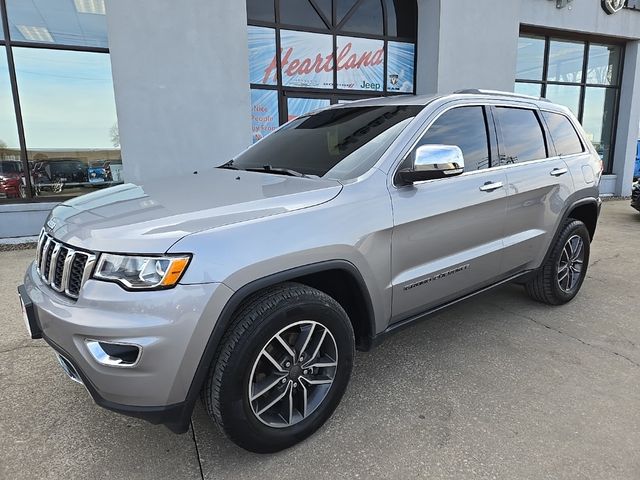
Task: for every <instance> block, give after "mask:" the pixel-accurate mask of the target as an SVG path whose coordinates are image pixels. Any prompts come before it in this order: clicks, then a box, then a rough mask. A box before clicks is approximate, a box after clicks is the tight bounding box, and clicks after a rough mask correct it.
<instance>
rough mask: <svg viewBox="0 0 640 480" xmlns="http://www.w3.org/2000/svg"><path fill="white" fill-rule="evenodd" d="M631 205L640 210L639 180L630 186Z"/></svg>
mask: <svg viewBox="0 0 640 480" xmlns="http://www.w3.org/2000/svg"><path fill="white" fill-rule="evenodd" d="M631 206H632V207H633V208H635V209H636V210H638V211H639V212H640V181H638V182H636V183H634V184H633V187H631Z"/></svg>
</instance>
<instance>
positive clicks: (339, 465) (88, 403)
mask: <svg viewBox="0 0 640 480" xmlns="http://www.w3.org/2000/svg"><path fill="white" fill-rule="evenodd" d="M639 241H640V213H637V212H635V211H634V210H632V209H631V208H630V207H629V202H628V201H611V202H606V203H605V204H604V207H603V212H602V217H601V220H600V224H599V226H598V232H597V234H596V240H595V242H594V244H593V246H592V255H591V260H590V266H589V271H588V278H587V280H586V282H585V284H584V286H583V288H582V291H581V292H580V294H579V296H578V297H577V298H576V299H575V300H574V301H573V302H571V303H570V304H568V305H565V306H562V307H548V306H545V305H541V304H537V303H535V302H533V301H531V300H529V299H528V298H527V297H526V296H525V294H524V292H523V291H522V288H521V287H519V286H516V285H507V286H504V287H501V288H498V289H495V290H493V291H490V292H487V293H485V294H483V295H481V296H478V297H475V298H473V299H470V300H468V301H466V302H463V303H461V304H458V305H456V306H454V307H452V308H450V309H448V310H446V311H443V312H441V313H440V314H438V315H436V316H433V317H431V318H429V319H427V320H425V321H423V322H421V323H419V324H417V325H415V326H413V327H410V328H408V329H405V330H403V331H402V332H400V333H398V334H397V335H395V336H393V337H390V338H389V339H388V340H387V341H386V342H385V343H383V344H382V345H381V346H380V347H378V348H377V349H375V350H374V351H372V352H369V353H359V354H358V355H357V358H356V363H355V369H354V374H353V378H352V383H351V385H350V386H349V389H348V390H347V393H346V395H345V397H344V399H343V401H342V403H341V405H340V406H339V407H338V409H337V411H336V413H335V414H334V416H333V417H332V418H331V419H330V420H329V422H328V423H327V424H326V425H325V426H324V427H323V428H322V429H321V430H320V431H319V432H317V433H316V434H315V435H314V436H313V437H311V438H310V439H308V440H307V441H305V442H303V443H302V444H300V445H297V446H295V447H293V448H291V449H289V450H287V451H284V452H281V453H278V454H273V455H256V454H251V453H248V452H246V451H244V450H241V449H240V448H238V447H236V446H235V445H233V444H232V443H230V442H229V441H228V440H226V439H225V438H224V436H223V435H222V434H221V433H220V432H219V431H218V429H217V428H216V426H215V425H214V424H213V423H212V422H211V421H210V420H209V418H208V417H207V415H206V413H205V412H204V410H203V408H202V407H201V406H200V405H198V406H197V408H196V411H195V412H194V415H193V419H192V428H191V429H190V431H189V432H188V433H186V434H184V435H175V434H173V433H171V432H169V430H167V429H166V428H164V427H162V426H153V425H150V424H147V423H145V422H143V421H139V420H136V419H131V418H127V417H123V416H120V415H118V414H115V413H112V412H109V411H106V410H103V409H101V408H99V407H97V406H96V405H95V404H94V403H93V401H92V400H91V399H90V397H89V396H88V394H87V392H86V391H85V389H84V388H83V387H82V386H81V385H78V384H76V383H73V382H71V381H70V380H68V379H67V378H66V377H65V375H64V374H63V372H62V370H61V369H60V367H59V365H58V364H57V362H56V360H55V358H54V355H53V352H52V350H51V349H50V348H49V347H48V346H47V345H46V344H45V343H44V342H43V341H42V340H37V341H34V340H29V339H27V337H26V332H25V328H24V324H23V321H22V318H21V315H20V309H19V305H18V299H17V296H16V286H17V285H18V284H20V283H21V278H22V275H23V273H24V271H25V269H26V267H27V265H28V264H29V262H31V260H32V259H33V256H34V251H33V250H22V251H12V252H0V273H1V275H0V479H2V480H5V479H7V480H9V479H10V480H14V479H16V480H17V479H30V480H32V479H100V480H103V479H105V478H107V479H110V480H112V479H113V480H115V479H138V478H150V479H182V478H185V479H199V478H207V479H227V478H233V479H236V478H238V479H254V478H261V479H271V478H274V479H276V478H277V479H300V478H304V479H305V480H311V479H323V480H326V479H327V478H332V479H334V478H350V479H353V478H361V479H377V478H385V479H412V478H428V479H440V478H443V479H444V478H447V479H466V478H499V479H503V478H504V479H583V478H584V479H635V480H637V479H639V478H640V315H639V314H638V311H639V309H640V253H639V251H638V245H639Z"/></svg>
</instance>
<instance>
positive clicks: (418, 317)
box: [373, 270, 532, 345]
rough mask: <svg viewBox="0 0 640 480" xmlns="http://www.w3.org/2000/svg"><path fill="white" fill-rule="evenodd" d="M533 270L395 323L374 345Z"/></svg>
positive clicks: (374, 340)
mask: <svg viewBox="0 0 640 480" xmlns="http://www.w3.org/2000/svg"><path fill="white" fill-rule="evenodd" d="M531 273H532V270H526V271H524V272H520V273H516V274H515V275H511V276H509V277H507V278H505V279H504V280H500V281H499V282H496V283H493V284H491V285H489V286H486V287H484V288H481V289H480V290H476V291H475V292H471V293H468V294H466V295H464V296H462V297H460V298H456V299H455V300H452V301H450V302H447V303H443V304H442V305H439V306H437V307H433V308H430V309H429V310H426V311H424V312H422V313H418V314H416V315H412V316H411V317H408V318H405V319H404V320H400V321H398V322H395V323H393V324H391V325H389V326H388V327H387V329H386V330H385V331H383V332H382V333H380V334H378V335H376V337H375V338H374V339H373V344H374V345H379V344H380V343H382V341H383V340H384V339H385V338H386V337H387V336H389V335H391V334H393V333H396V332H399V331H401V330H404V329H405V328H406V327H409V326H411V325H413V324H414V323H416V322H418V321H420V320H423V319H424V318H426V317H428V316H430V315H433V314H434V313H436V312H439V311H440V310H444V309H445V308H448V307H450V306H452V305H455V304H456V303H459V302H462V301H464V300H467V299H468V298H471V297H474V296H476V295H478V294H480V293H484V292H486V291H488V290H491V289H493V288H495V287H498V286H500V285H504V284H505V283H510V282H513V281H514V280H517V279H519V278H523V277H526V276H527V275H529V274H531Z"/></svg>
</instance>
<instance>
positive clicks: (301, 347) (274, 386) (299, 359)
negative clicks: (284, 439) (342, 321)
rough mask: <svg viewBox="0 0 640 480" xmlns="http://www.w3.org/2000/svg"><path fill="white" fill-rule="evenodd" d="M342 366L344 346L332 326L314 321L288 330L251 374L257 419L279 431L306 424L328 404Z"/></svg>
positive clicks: (278, 335)
mask: <svg viewBox="0 0 640 480" xmlns="http://www.w3.org/2000/svg"><path fill="white" fill-rule="evenodd" d="M337 367H338V347H337V345H336V341H335V339H334V337H333V335H332V333H331V332H330V331H329V329H328V328H327V327H325V326H324V325H322V324H320V323H318V322H314V321H311V320H308V321H302V322H296V323H292V324H291V325H288V326H287V327H285V328H283V329H282V330H280V331H279V332H278V333H276V334H275V335H274V336H273V337H271V339H270V340H269V341H268V342H267V343H266V345H265V346H264V347H263V348H262V350H261V351H260V353H259V354H258V357H257V358H256V360H255V362H254V364H253V368H252V369H251V375H250V377H249V389H248V396H249V404H250V405H251V410H252V411H253V414H254V415H255V416H256V418H257V419H258V420H260V421H261V422H262V423H264V424H265V425H268V426H270V427H274V428H284V427H290V426H292V425H295V424H296V423H299V422H301V421H302V420H304V419H305V418H307V417H308V416H309V415H311V414H312V413H313V412H314V411H315V410H316V409H317V408H318V407H319V406H320V404H322V402H323V400H324V399H325V397H326V396H327V394H328V393H329V390H330V389H331V385H332V384H333V381H334V379H335V375H336V370H337Z"/></svg>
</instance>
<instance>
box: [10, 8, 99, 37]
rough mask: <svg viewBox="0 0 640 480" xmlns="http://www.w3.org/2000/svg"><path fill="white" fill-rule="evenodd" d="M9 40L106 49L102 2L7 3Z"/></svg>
mask: <svg viewBox="0 0 640 480" xmlns="http://www.w3.org/2000/svg"><path fill="white" fill-rule="evenodd" d="M6 2H7V13H8V17H9V32H10V35H11V40H13V41H14V42H15V41H22V42H36V43H56V44H60V45H81V46H85V47H103V48H107V46H108V44H107V20H106V15H105V5H104V0H47V1H46V2H43V1H31V0H6Z"/></svg>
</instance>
